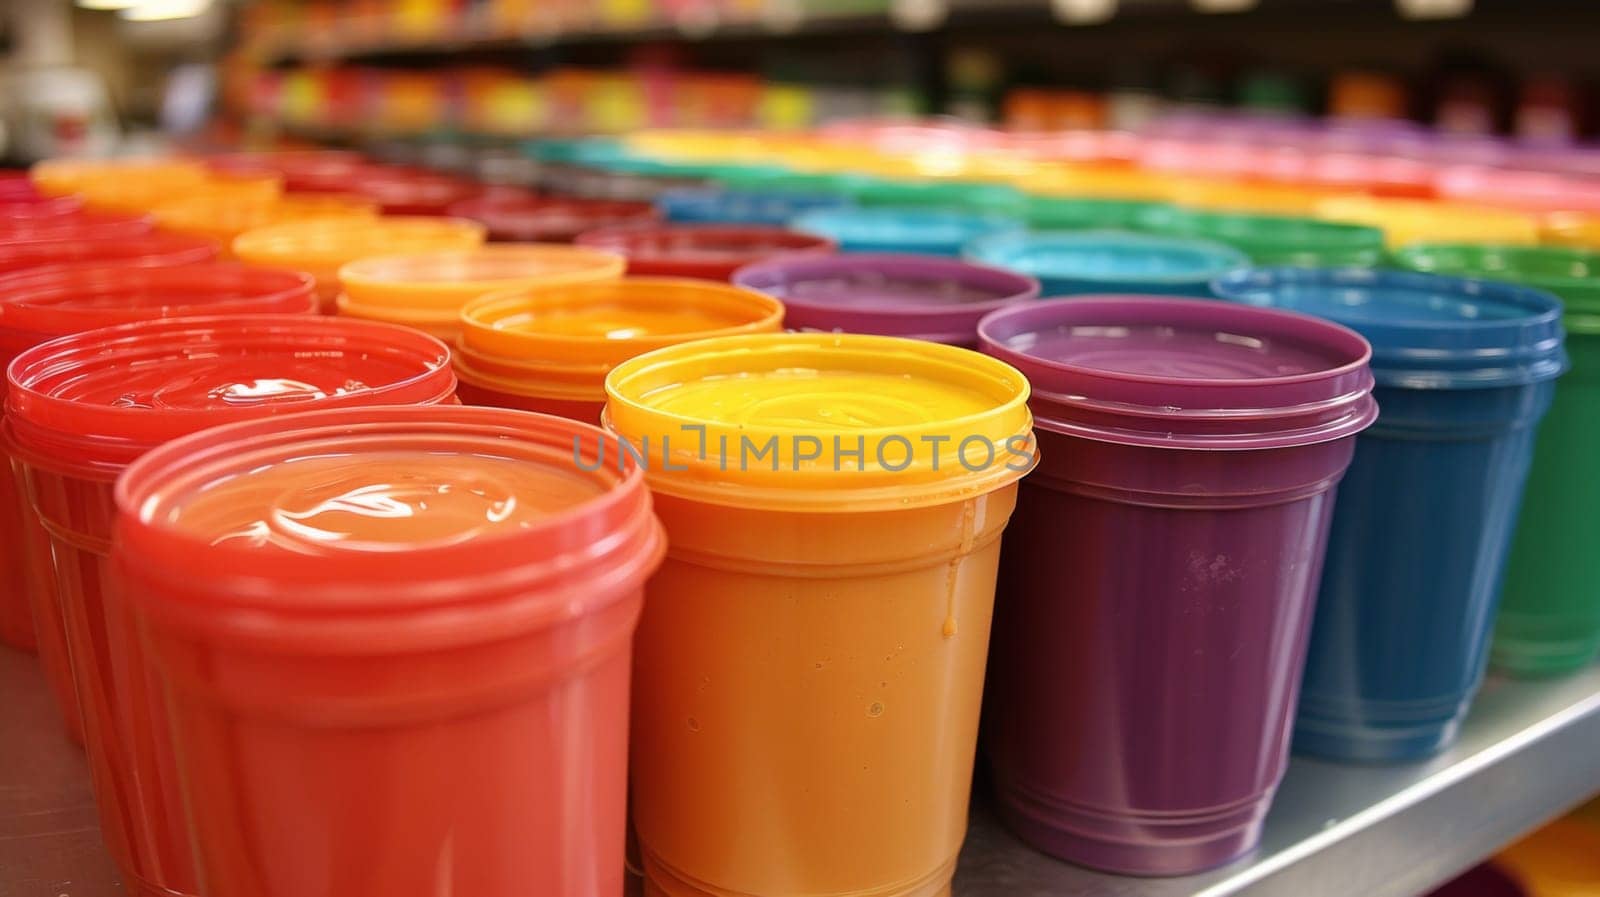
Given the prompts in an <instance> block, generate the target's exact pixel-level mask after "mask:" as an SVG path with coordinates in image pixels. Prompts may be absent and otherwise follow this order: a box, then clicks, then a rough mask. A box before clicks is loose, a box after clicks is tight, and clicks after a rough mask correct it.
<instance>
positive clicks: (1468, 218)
mask: <svg viewBox="0 0 1600 897" xmlns="http://www.w3.org/2000/svg"><path fill="white" fill-rule="evenodd" d="M1316 214H1317V217H1319V218H1326V219H1328V220H1330V221H1348V222H1351V223H1354V224H1365V225H1369V226H1371V227H1376V228H1379V229H1380V230H1382V231H1383V234H1384V238H1385V239H1386V240H1387V242H1388V244H1389V246H1390V247H1391V248H1393V247H1396V246H1404V245H1406V244H1407V243H1415V242H1418V241H1419V240H1449V241H1454V240H1460V241H1462V242H1470V243H1516V244H1523V243H1534V242H1537V241H1538V239H1539V221H1538V219H1537V218H1535V217H1533V216H1532V215H1528V214H1525V213H1522V212H1513V211H1509V210H1506V209H1495V208H1491V207H1488V206H1474V205H1465V204H1462V203H1447V202H1433V201H1430V200H1415V199H1383V198H1378V197H1371V196H1336V197H1331V198H1328V199H1324V200H1322V201H1321V202H1319V203H1317V207H1316Z"/></svg>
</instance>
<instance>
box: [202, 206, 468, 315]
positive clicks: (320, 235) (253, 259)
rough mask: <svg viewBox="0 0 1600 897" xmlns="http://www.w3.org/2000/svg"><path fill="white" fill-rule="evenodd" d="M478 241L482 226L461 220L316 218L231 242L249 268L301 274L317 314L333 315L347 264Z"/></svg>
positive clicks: (462, 246)
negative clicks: (311, 289)
mask: <svg viewBox="0 0 1600 897" xmlns="http://www.w3.org/2000/svg"><path fill="white" fill-rule="evenodd" d="M483 240H484V228H483V225H481V224H478V223H477V222H475V221H467V220H466V219H463V218H438V217H429V216H392V215H391V216H384V217H380V218H373V219H371V220H357V221H351V220H345V219H327V218H320V219H311V220H297V221H289V222H286V223H282V224H271V225H267V226H266V227H259V228H256V229H255V230H247V231H245V232H244V233H242V234H240V235H239V236H238V237H236V238H234V241H233V254H234V256H236V257H237V258H238V259H239V260H240V261H243V262H249V263H250V264H253V265H266V266H271V267H279V268H289V269H291V270H294V271H305V272H306V273H308V274H310V275H311V276H312V277H314V278H316V282H317V288H316V289H317V299H318V301H319V302H320V304H321V307H322V311H323V312H324V313H325V314H333V313H334V311H335V308H336V303H337V301H338V297H339V269H340V268H341V267H343V266H344V265H345V264H347V263H349V262H353V261H355V260H356V259H361V258H366V257H368V256H373V255H395V254H401V253H412V252H448V251H452V250H455V251H461V250H469V249H476V248H478V247H479V246H480V245H482V243H483Z"/></svg>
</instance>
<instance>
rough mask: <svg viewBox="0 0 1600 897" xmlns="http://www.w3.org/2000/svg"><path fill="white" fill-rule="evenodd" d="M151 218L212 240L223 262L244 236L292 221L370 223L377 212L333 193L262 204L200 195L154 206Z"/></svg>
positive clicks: (372, 205) (354, 198) (165, 226)
mask: <svg viewBox="0 0 1600 897" xmlns="http://www.w3.org/2000/svg"><path fill="white" fill-rule="evenodd" d="M151 216H152V217H153V218H154V219H155V222H156V226H157V227H159V228H161V229H162V230H165V231H171V232H173V233H179V234H191V235H193V236H197V237H205V238H207V239H210V240H214V241H216V242H217V244H218V246H219V251H220V252H221V253H222V255H223V257H225V258H231V257H232V256H233V241H234V239H235V238H237V237H238V236H239V235H240V234H242V233H244V232H245V231H248V230H255V229H256V228H259V227H266V226H268V225H272V224H286V223H289V222H293V221H318V220H323V219H334V220H346V221H361V220H371V219H373V218H376V217H378V207H377V204H376V203H374V202H372V201H371V200H368V199H365V198H363V197H360V196H352V195H343V194H338V193H288V194H284V195H283V196H279V197H276V198H273V199H266V200H261V201H250V200H240V199H238V198H237V197H233V196H228V195H221V196H218V195H211V194H205V195H200V196H191V197H189V198H187V199H176V200H173V201H171V202H167V203H163V204H162V205H158V206H156V207H155V209H154V210H153V211H152V212H151Z"/></svg>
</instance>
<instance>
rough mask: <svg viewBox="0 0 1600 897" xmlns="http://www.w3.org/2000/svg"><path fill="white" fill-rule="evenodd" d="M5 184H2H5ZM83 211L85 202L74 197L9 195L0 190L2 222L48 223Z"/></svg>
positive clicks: (0, 215)
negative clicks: (53, 219)
mask: <svg viewBox="0 0 1600 897" xmlns="http://www.w3.org/2000/svg"><path fill="white" fill-rule="evenodd" d="M3 183H4V182H0V184H3ZM82 211H83V200H81V199H79V198H78V197H76V196H73V195H67V196H40V195H39V194H37V193H34V194H20V193H19V194H15V195H13V194H8V193H6V192H5V190H3V189H0V222H9V221H22V222H32V221H48V220H50V219H52V218H62V217H65V216H68V215H76V214H78V213H79V212H82Z"/></svg>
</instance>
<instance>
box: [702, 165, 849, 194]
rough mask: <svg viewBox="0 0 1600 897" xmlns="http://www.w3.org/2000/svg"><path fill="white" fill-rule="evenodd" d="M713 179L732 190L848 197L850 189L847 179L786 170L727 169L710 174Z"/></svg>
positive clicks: (845, 177)
mask: <svg viewBox="0 0 1600 897" xmlns="http://www.w3.org/2000/svg"><path fill="white" fill-rule="evenodd" d="M711 179H712V180H714V181H716V182H717V183H719V184H721V185H723V186H724V187H726V188H728V189H730V190H757V191H776V192H781V193H815V194H829V195H833V196H845V195H848V193H849V188H850V186H851V184H850V178H849V177H848V176H841V175H837V174H823V173H818V172H807V171H790V170H789V169H786V168H742V167H741V168H724V169H719V170H717V171H716V172H714V173H713V174H712V175H711Z"/></svg>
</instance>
